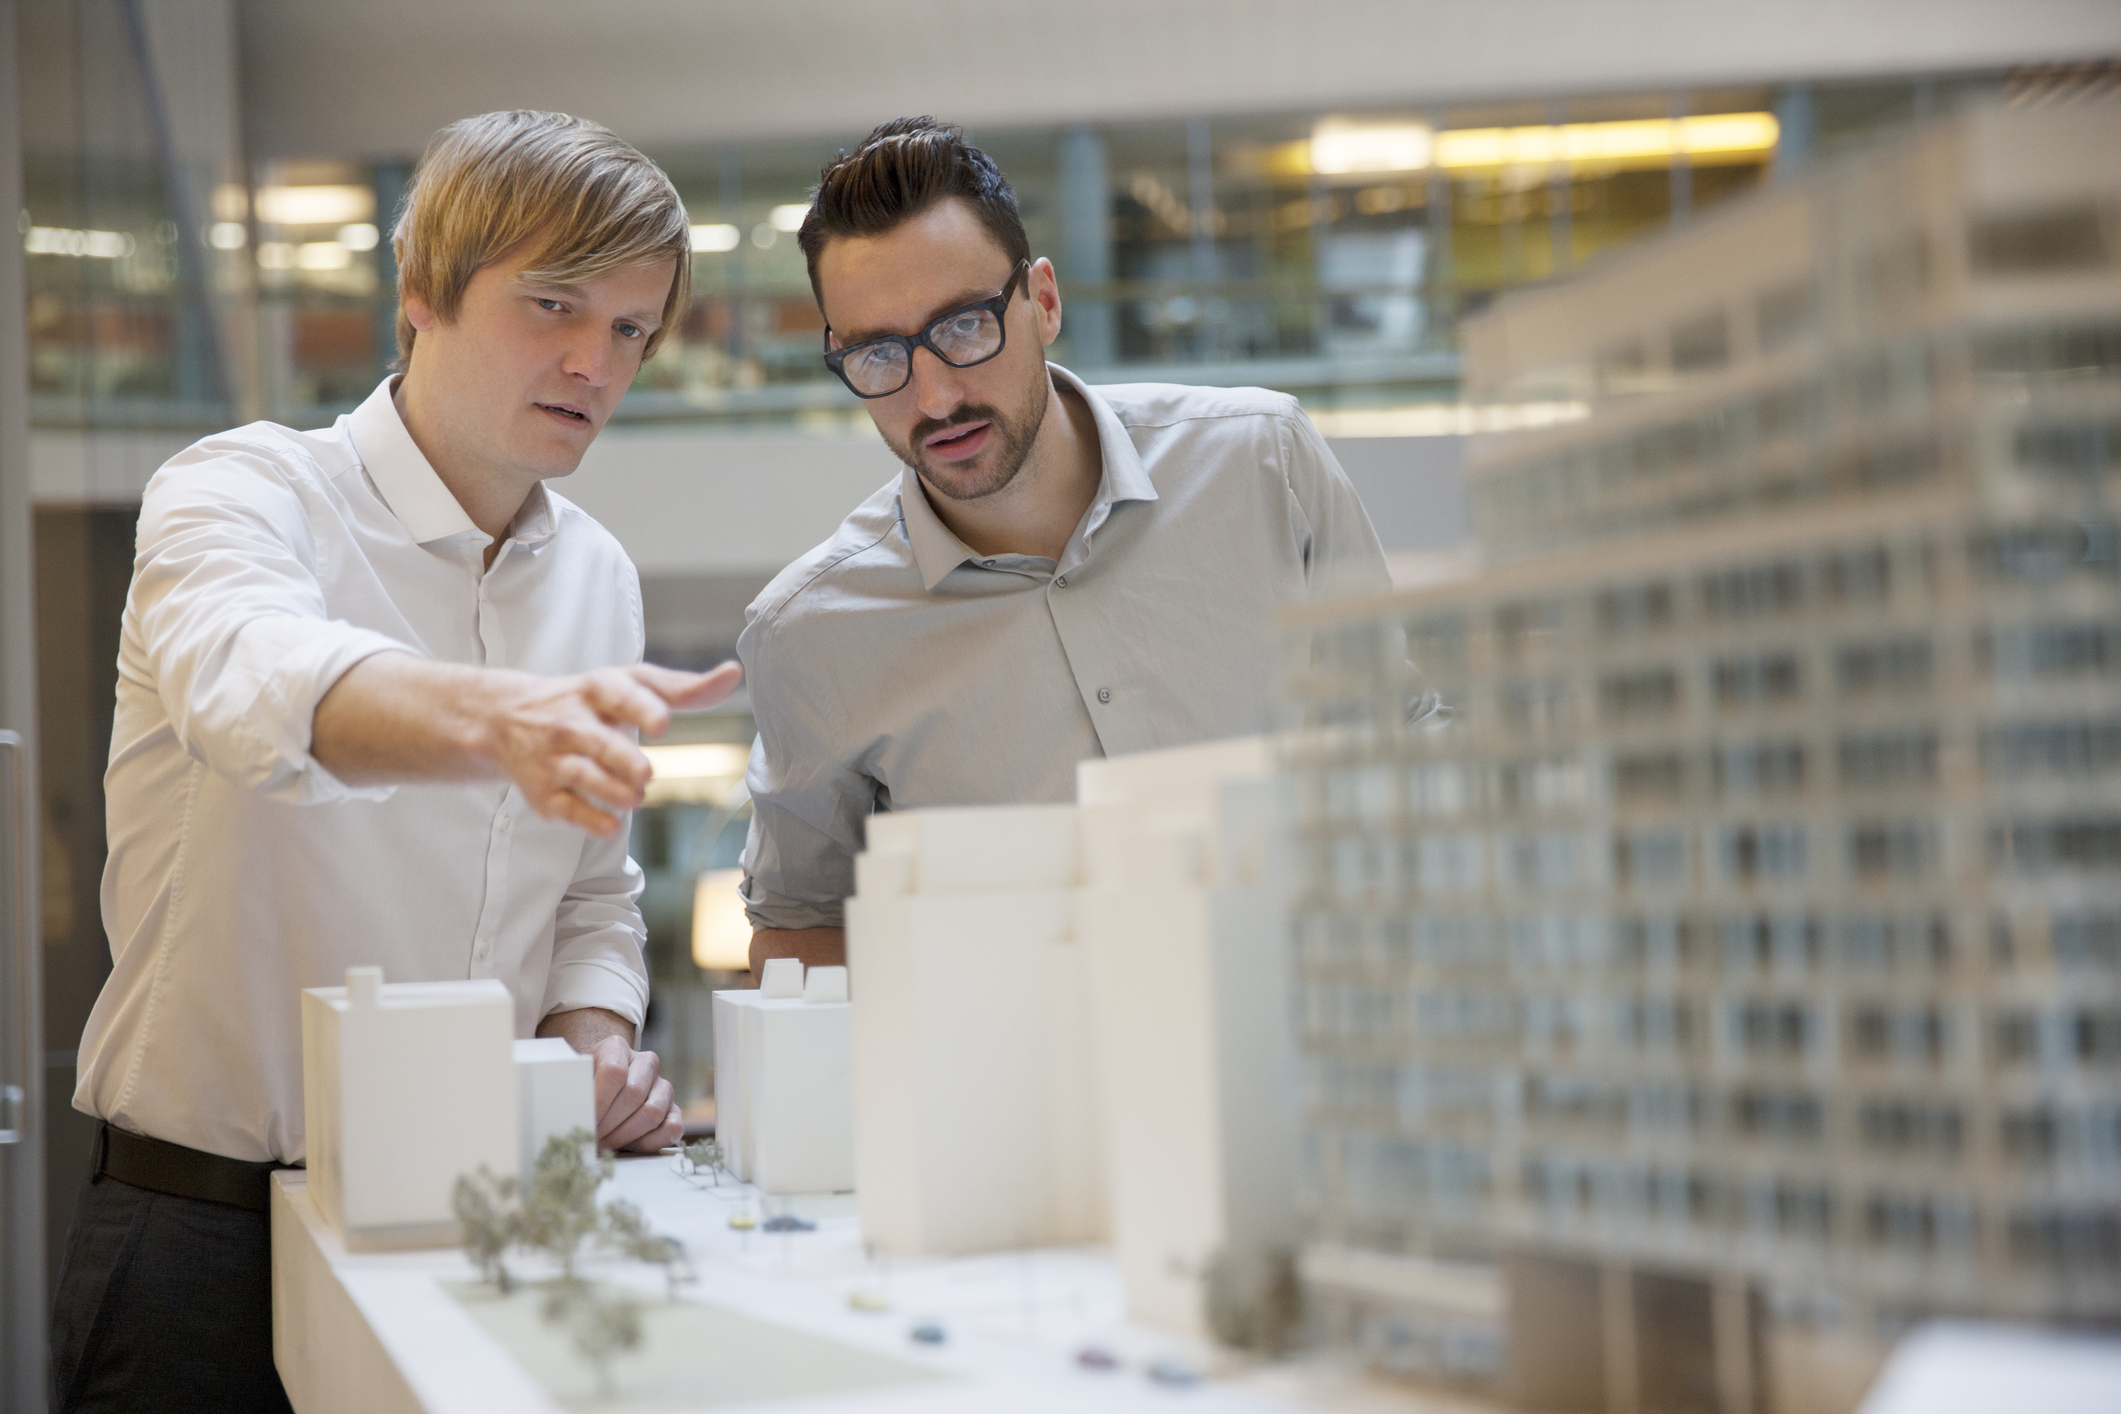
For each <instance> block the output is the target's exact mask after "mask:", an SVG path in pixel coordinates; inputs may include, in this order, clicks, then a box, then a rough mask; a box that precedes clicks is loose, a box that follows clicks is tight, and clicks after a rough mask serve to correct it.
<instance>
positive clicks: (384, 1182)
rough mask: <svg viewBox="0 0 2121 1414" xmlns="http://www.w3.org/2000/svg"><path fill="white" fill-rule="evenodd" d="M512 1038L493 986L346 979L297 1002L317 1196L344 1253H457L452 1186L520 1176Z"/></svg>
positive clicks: (370, 971)
mask: <svg viewBox="0 0 2121 1414" xmlns="http://www.w3.org/2000/svg"><path fill="white" fill-rule="evenodd" d="M514 1031H515V1003H514V1001H513V1000H512V999H511V998H510V997H509V994H508V989H507V988H506V987H505V986H503V985H501V983H499V982H497V981H494V980H492V979H491V978H483V979H480V980H478V981H469V982H400V983H395V984H393V985H390V986H385V985H384V984H383V969H381V968H380V967H349V968H348V969H347V970H346V985H345V986H344V987H312V988H309V989H308V990H306V991H304V992H303V993H302V1064H303V1082H302V1083H303V1101H304V1105H305V1108H306V1111H307V1113H306V1117H305V1118H306V1124H305V1128H306V1130H307V1133H308V1148H309V1153H308V1164H309V1186H310V1191H311V1192H312V1193H313V1194H314V1195H315V1197H316V1201H317V1204H318V1206H319V1207H320V1208H321V1209H322V1210H323V1212H324V1215H325V1217H326V1219H328V1220H329V1221H330V1223H331V1224H332V1226H333V1227H335V1228H337V1229H338V1230H339V1233H340V1235H341V1236H342V1237H343V1238H344V1239H345V1242H346V1246H347V1248H348V1249H349V1250H352V1251H372V1250H376V1249H381V1248H392V1247H433V1246H445V1245H447V1244H449V1243H451V1242H454V1241H456V1240H457V1238H458V1227H457V1222H456V1218H455V1216H454V1214H453V1213H452V1211H451V1208H450V1192H451V1189H452V1188H453V1187H454V1186H455V1184H456V1181H457V1178H458V1176H459V1175H461V1174H467V1173H474V1172H476V1171H477V1170H478V1169H479V1168H480V1167H481V1166H482V1165H483V1166H484V1167H486V1168H488V1169H490V1170H492V1171H493V1172H495V1173H512V1172H514V1171H515V1170H516V1166H517V1163H518V1162H519V1155H518V1152H517V1147H516V1139H517V1124H518V1119H517V1113H518V1096H517V1083H516V1070H515V1059H514V1051H513V1046H512V1042H513V1039H514ZM437 1076H442V1077H446V1078H447V1081H448V1083H447V1084H446V1085H443V1086H438V1085H437V1084H436V1077H437Z"/></svg>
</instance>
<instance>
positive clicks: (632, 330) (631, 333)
mask: <svg viewBox="0 0 2121 1414" xmlns="http://www.w3.org/2000/svg"><path fill="white" fill-rule="evenodd" d="M643 332H644V331H643V330H642V328H641V326H640V325H638V324H621V325H620V326H619V333H620V334H621V335H623V336H624V337H626V338H629V339H638V338H640V337H641V335H642V333H643Z"/></svg>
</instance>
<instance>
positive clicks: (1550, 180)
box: [1547, 102, 1575, 275]
mask: <svg viewBox="0 0 2121 1414" xmlns="http://www.w3.org/2000/svg"><path fill="white" fill-rule="evenodd" d="M1568 116H1569V115H1568V105H1566V104H1564V103H1559V102H1556V103H1551V104H1548V105H1547V121H1548V122H1549V123H1551V124H1553V125H1554V126H1556V127H1559V126H1561V125H1562V124H1563V123H1565V122H1567V121H1568ZM1569 178H1570V173H1569V164H1568V163H1566V162H1556V163H1555V164H1554V165H1553V168H1552V169H1551V170H1550V171H1549V172H1548V173H1547V206H1548V211H1547V243H1548V245H1549V246H1550V247H1551V248H1552V251H1553V255H1552V260H1553V273H1554V274H1556V275H1559V274H1561V273H1562V272H1563V271H1564V270H1567V269H1568V268H1569V263H1570V251H1571V250H1572V249H1573V248H1574V246H1575V228H1574V227H1575V213H1574V212H1572V211H1571V210H1570V209H1569V198H1570V195H1571V193H1572V191H1573V189H1574V184H1573V183H1572V182H1571V181H1570V179H1569Z"/></svg>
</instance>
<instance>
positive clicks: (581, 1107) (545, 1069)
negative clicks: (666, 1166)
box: [513, 1036, 597, 1183]
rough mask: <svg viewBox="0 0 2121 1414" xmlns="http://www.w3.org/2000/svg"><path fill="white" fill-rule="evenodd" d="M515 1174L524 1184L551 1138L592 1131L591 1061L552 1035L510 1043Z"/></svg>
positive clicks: (593, 1083) (594, 1086)
mask: <svg viewBox="0 0 2121 1414" xmlns="http://www.w3.org/2000/svg"><path fill="white" fill-rule="evenodd" d="M513 1055H514V1058H515V1068H516V1153H517V1156H518V1160H519V1162H518V1165H517V1172H518V1174H519V1175H520V1176H521V1178H522V1179H523V1181H524V1182H525V1183H528V1182H529V1181H530V1176H531V1174H532V1173H533V1172H535V1171H536V1169H537V1163H538V1155H539V1154H541V1153H543V1152H544V1151H545V1143H546V1141H547V1140H549V1139H551V1138H552V1137H553V1136H554V1135H558V1134H572V1133H574V1132H575V1131H576V1130H578V1129H586V1130H588V1131H589V1132H590V1133H591V1134H594V1133H596V1128H597V1076H596V1062H595V1061H593V1060H592V1059H590V1057H589V1056H588V1055H587V1054H586V1053H584V1052H582V1051H578V1050H576V1049H575V1048H574V1047H573V1046H570V1045H568V1044H567V1042H566V1041H564V1040H562V1039H561V1038H560V1037H558V1036H540V1037H538V1038H536V1039H534V1040H528V1041H518V1042H516V1043H515V1047H514V1051H513Z"/></svg>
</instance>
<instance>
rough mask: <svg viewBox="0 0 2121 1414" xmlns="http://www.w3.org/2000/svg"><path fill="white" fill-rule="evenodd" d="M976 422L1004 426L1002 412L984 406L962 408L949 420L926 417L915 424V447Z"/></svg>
mask: <svg viewBox="0 0 2121 1414" xmlns="http://www.w3.org/2000/svg"><path fill="white" fill-rule="evenodd" d="M975 422H991V423H993V424H994V425H995V426H996V427H999V426H1001V424H1002V414H1001V410H1000V409H999V408H996V407H993V406H990V405H986V404H982V405H981V406H978V407H961V408H959V409H958V410H957V411H956V412H954V413H952V414H950V416H949V417H948V418H945V419H941V420H938V419H936V418H932V417H924V418H922V419H921V420H920V421H919V422H916V423H915V424H913V445H914V446H916V447H919V446H923V445H925V444H926V443H927V441H928V439H929V438H930V437H933V436H934V435H935V434H936V433H938V432H942V431H946V430H947V429H949V428H952V427H966V426H969V425H971V424H972V423H975Z"/></svg>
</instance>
